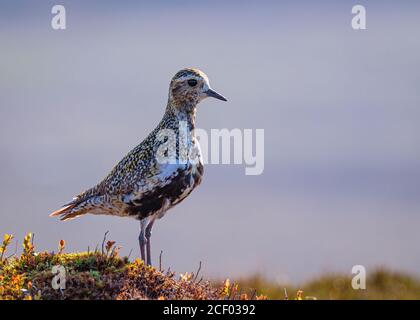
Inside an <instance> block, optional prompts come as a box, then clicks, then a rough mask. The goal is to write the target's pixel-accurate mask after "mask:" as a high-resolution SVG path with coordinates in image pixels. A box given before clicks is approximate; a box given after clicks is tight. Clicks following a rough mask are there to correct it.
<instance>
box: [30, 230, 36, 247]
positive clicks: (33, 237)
mask: <svg viewBox="0 0 420 320" xmlns="http://www.w3.org/2000/svg"><path fill="white" fill-rule="evenodd" d="M34 239H35V233H32V239H31V244H32V247H33V246H34Z"/></svg>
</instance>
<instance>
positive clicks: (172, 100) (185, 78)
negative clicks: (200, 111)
mask: <svg viewBox="0 0 420 320" xmlns="http://www.w3.org/2000/svg"><path fill="white" fill-rule="evenodd" d="M207 97H213V98H216V99H219V100H223V101H227V100H226V98H225V97H223V96H222V95H220V94H218V93H217V92H216V91H214V90H213V89H211V87H210V84H209V78H208V77H207V76H206V74H205V73H204V72H202V71H200V70H198V69H193V68H187V69H182V70H180V71H178V72H177V73H176V74H175V76H174V77H173V78H172V80H171V84H170V86H169V104H170V105H172V106H174V107H176V108H184V107H187V108H194V107H195V106H196V105H197V104H198V103H199V102H200V101H202V100H203V99H205V98H207Z"/></svg>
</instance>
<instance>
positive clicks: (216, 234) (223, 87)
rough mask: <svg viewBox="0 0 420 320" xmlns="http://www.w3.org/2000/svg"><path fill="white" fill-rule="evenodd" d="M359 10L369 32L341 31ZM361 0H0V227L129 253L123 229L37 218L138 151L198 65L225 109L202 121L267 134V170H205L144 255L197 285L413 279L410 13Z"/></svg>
mask: <svg viewBox="0 0 420 320" xmlns="http://www.w3.org/2000/svg"><path fill="white" fill-rule="evenodd" d="M357 3H362V4H365V5H366V9H367V14H368V21H367V23H368V30H366V31H354V30H352V29H351V23H350V22H351V18H352V15H351V7H352V5H354V4H357ZM357 3H356V2H354V1H284V2H277V1H276V2H274V1H273V2H257V1H255V2H243V1H241V2H239V1H238V2H230V3H229V4H226V3H225V2H223V1H212V2H208V3H201V2H198V1H169V2H160V4H159V5H158V4H154V5H151V4H150V3H149V4H146V3H141V2H137V1H125V2H124V1H88V2H86V1H60V2H59V3H57V2H54V1H36V3H35V2H33V1H8V2H6V1H2V2H1V4H0V137H1V138H0V150H1V156H0V178H1V180H0V215H1V219H0V233H1V234H3V233H6V232H8V233H13V234H15V235H16V236H17V237H18V238H19V239H21V238H22V237H23V235H24V234H25V233H26V232H27V231H32V232H34V233H35V234H36V239H35V243H36V247H37V248H38V249H48V250H54V249H55V248H56V243H57V242H58V241H59V240H60V239H65V240H66V241H67V250H85V249H87V247H88V246H90V247H91V248H92V247H94V246H95V245H96V244H98V243H100V242H101V240H102V236H103V233H104V232H105V231H106V230H109V231H110V237H111V238H112V239H113V240H116V241H117V242H118V243H119V244H121V245H122V246H123V253H126V254H127V253H128V252H129V251H130V249H133V254H132V256H137V255H138V247H137V233H138V224H137V222H136V221H134V220H130V219H121V218H112V217H99V216H86V217H82V218H79V219H76V220H73V221H70V222H67V223H61V222H59V221H58V220H56V219H51V218H49V217H48V213H49V212H50V211H52V210H54V209H57V208H58V207H59V206H60V205H62V204H64V203H65V202H66V201H68V200H70V199H71V197H72V196H73V195H75V194H77V193H78V192H80V191H82V190H83V189H84V188H87V187H90V186H92V185H94V184H95V183H96V182H98V181H99V180H100V179H101V178H103V177H104V176H105V174H106V173H107V172H108V171H109V170H110V169H111V168H112V166H113V165H114V164H115V163H116V162H117V161H118V160H119V159H120V158H121V157H122V156H123V155H124V154H125V153H126V152H127V151H129V150H130V149H131V148H132V147H134V146H135V145H136V144H137V143H139V142H140V141H141V140H142V139H143V138H144V137H145V136H146V134H147V133H148V132H149V131H150V130H152V129H153V128H154V126H155V125H156V123H157V122H158V121H159V120H160V117H161V115H162V113H163V111H164V106H165V103H166V99H167V90H168V84H169V79H170V78H171V77H172V75H173V74H174V73H175V72H176V71H177V70H178V69H181V68H182V67H185V66H196V67H199V68H201V69H202V70H204V71H205V72H206V73H207V74H208V75H209V77H210V80H211V83H212V85H213V87H214V88H215V89H217V90H219V91H220V92H221V93H222V94H224V95H225V96H226V97H228V98H229V103H227V104H225V103H221V102H218V101H210V100H208V101H205V102H204V103H202V104H201V105H200V108H199V112H198V125H199V126H200V127H201V128H206V129H210V128H229V129H232V128H253V129H255V128H263V129H265V171H264V174H263V175H261V176H254V177H251V176H245V175H244V168H243V166H238V165H237V166H233V165H231V166H221V165H208V166H206V168H205V177H204V181H203V184H202V185H201V187H200V188H199V189H198V190H196V191H195V192H194V193H193V194H192V196H191V197H190V198H189V199H188V200H186V201H185V202H183V203H182V204H181V205H179V206H178V207H176V208H175V209H173V210H172V211H171V212H170V213H169V214H168V215H167V216H166V217H165V219H164V220H161V221H160V222H159V223H158V224H157V225H156V227H155V230H154V237H153V240H154V242H153V247H154V252H155V258H157V255H158V254H159V252H160V250H161V249H163V250H164V255H163V263H164V265H166V266H171V269H172V270H176V271H179V272H184V271H193V270H195V269H196V268H197V266H198V262H199V261H200V260H201V261H203V272H204V274H205V276H207V277H213V276H220V277H237V276H240V275H247V274H251V273H253V272H261V273H263V274H265V275H266V276H267V277H269V278H271V279H276V280H278V281H282V280H286V281H287V280H290V281H303V280H306V279H309V278H311V277H313V276H316V275H318V274H320V273H322V272H324V271H341V272H346V273H350V271H351V267H352V266H353V265H355V264H363V265H365V266H366V267H367V269H368V272H369V270H371V269H372V268H373V267H376V266H388V267H390V268H393V269H396V270H404V271H408V272H411V273H416V274H420V254H419V243H420V232H419V226H420V216H419V212H420V126H419V119H420V110H419V108H420V91H419V86H420V75H419V69H420V36H419V30H420V13H419V4H418V3H417V2H414V1H399V2H396V1H362V2H357ZM54 4H64V5H65V7H66V9H67V30H65V31H54V30H52V29H51V27H50V19H51V17H52V15H51V13H50V11H51V7H52V6H53V5H54ZM155 261H156V260H155Z"/></svg>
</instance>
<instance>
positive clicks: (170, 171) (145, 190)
mask: <svg viewBox="0 0 420 320" xmlns="http://www.w3.org/2000/svg"><path fill="white" fill-rule="evenodd" d="M207 97H213V98H216V99H219V100H223V101H227V100H226V99H225V98H224V97H223V96H221V95H220V94H218V93H217V92H215V91H214V90H212V89H211V88H210V84H209V80H208V77H207V76H206V75H205V74H204V73H203V72H202V71H200V70H198V69H193V68H188V69H183V70H181V71H179V72H177V73H176V74H175V76H174V77H173V78H172V80H171V83H170V86H169V97H168V103H167V106H166V111H165V114H164V115H163V118H162V120H161V121H160V123H159V124H158V126H157V127H156V128H155V129H154V130H153V131H152V132H151V133H150V134H149V135H148V137H147V138H146V139H144V140H143V142H142V143H140V144H139V145H138V146H137V147H135V148H134V149H133V150H132V151H130V152H129V153H128V154H127V155H126V156H125V157H124V158H123V159H122V160H121V161H120V162H119V163H118V164H117V165H116V166H115V167H114V168H113V170H112V171H111V172H110V173H109V174H108V176H107V177H105V179H104V180H103V181H102V182H100V183H99V184H97V185H96V186H95V187H93V188H91V189H89V190H87V191H85V192H83V193H81V194H80V195H78V196H76V197H75V198H74V199H73V201H71V202H70V203H68V204H66V205H65V206H63V208H61V209H59V210H57V211H55V212H53V213H52V214H51V216H61V220H69V219H73V218H76V217H78V216H81V215H84V214H87V213H90V214H106V215H115V216H121V217H133V218H135V219H138V220H140V235H139V245H140V254H141V258H142V259H143V261H146V263H147V264H149V265H150V264H151V250H150V237H151V230H152V226H153V223H154V221H155V220H156V219H157V218H158V219H160V218H161V217H163V215H164V214H165V213H166V211H167V210H168V209H170V208H171V207H173V206H175V205H176V204H178V203H180V202H181V201H182V200H183V199H185V198H186V197H187V196H188V195H189V194H190V193H191V191H192V190H193V189H194V188H195V187H197V186H198V185H199V184H200V182H201V178H202V175H203V163H202V157H201V151H200V145H199V143H198V141H197V138H196V135H195V133H194V128H195V115H196V107H197V104H198V103H199V102H200V101H202V100H203V99H205V98H207ZM171 133H172V134H173V136H172V137H171V135H170V134H171ZM181 136H183V139H181ZM170 154H171V155H172V156H170Z"/></svg>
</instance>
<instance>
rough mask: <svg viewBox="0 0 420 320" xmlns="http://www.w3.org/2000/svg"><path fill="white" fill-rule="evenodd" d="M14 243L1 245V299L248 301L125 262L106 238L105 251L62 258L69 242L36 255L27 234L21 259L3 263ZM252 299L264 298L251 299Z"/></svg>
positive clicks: (224, 288)
mask: <svg viewBox="0 0 420 320" xmlns="http://www.w3.org/2000/svg"><path fill="white" fill-rule="evenodd" d="M12 239H13V236H11V235H5V236H4V239H3V244H2V245H1V246H0V300H1V299H27V300H32V299H35V300H40V299H43V300H51V299H54V300H56V299H60V300H61V299H117V300H124V299H162V300H164V299H210V300H211V299H248V295H247V294H240V293H238V290H237V287H235V286H234V285H232V286H231V285H230V283H229V281H228V280H227V281H225V282H224V283H223V284H222V285H220V286H218V287H216V288H213V287H212V286H211V285H210V283H209V282H208V281H202V279H197V276H198V272H199V271H198V272H197V274H196V275H194V274H193V273H185V274H181V276H180V277H179V279H176V277H175V273H173V272H171V271H170V270H168V271H165V272H164V271H161V270H157V269H155V268H154V267H151V266H147V265H145V264H144V263H143V261H142V260H140V259H136V260H135V261H134V262H130V261H129V260H128V258H127V257H119V255H118V251H119V249H120V248H119V247H118V246H115V242H114V241H107V242H105V238H104V241H103V243H102V248H101V250H98V249H96V250H95V251H94V252H81V253H63V250H64V246H65V242H64V241H63V240H61V241H60V243H59V246H58V252H57V253H54V252H39V253H36V252H35V251H34V246H33V241H32V240H33V238H32V235H31V234H28V235H27V236H26V237H25V239H24V241H23V252H22V254H21V255H20V256H16V255H15V254H13V255H11V256H9V257H7V258H5V252H6V250H7V247H8V245H9V244H10V242H11V240H12ZM54 266H63V267H64V269H65V289H62V288H61V289H60V283H59V281H57V280H56V278H55V277H56V276H58V275H57V274H54V273H53V267H54ZM54 281H55V284H56V285H55V286H54V285H53V283H54ZM63 283H64V282H63ZM54 287H55V288H54ZM254 297H255V298H264V297H262V296H259V297H256V296H252V297H250V298H254Z"/></svg>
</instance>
